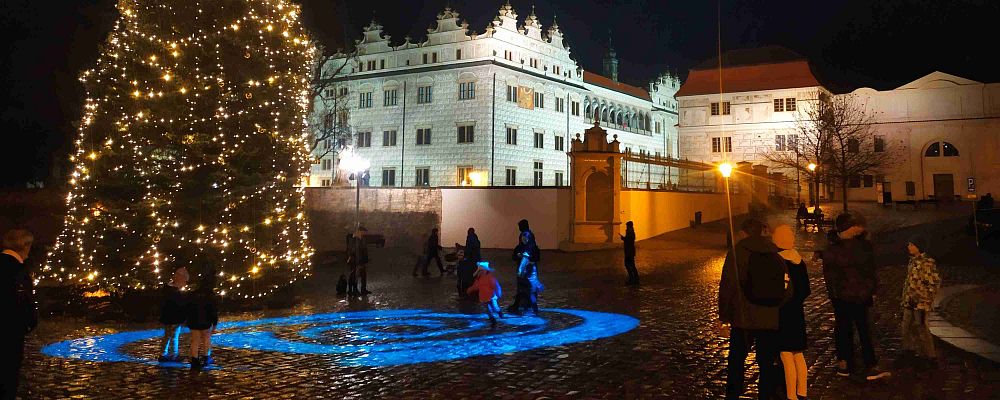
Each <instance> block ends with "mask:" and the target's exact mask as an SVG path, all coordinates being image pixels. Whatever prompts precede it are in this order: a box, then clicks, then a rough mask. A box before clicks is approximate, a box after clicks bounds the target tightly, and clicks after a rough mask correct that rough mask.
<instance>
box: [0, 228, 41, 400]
mask: <svg viewBox="0 0 1000 400" xmlns="http://www.w3.org/2000/svg"><path fill="white" fill-rule="evenodd" d="M34 240H35V239H34V236H33V235H32V234H31V232H28V231H27V230H24V229H12V230H10V231H8V232H7V233H6V234H5V235H4V236H3V248H4V250H3V253H2V254H0V276H2V277H3V300H2V301H3V303H2V307H3V308H2V309H3V310H4V325H5V326H4V334H3V354H2V355H0V359H3V360H4V363H5V365H7V367H5V368H4V369H3V370H4V372H3V381H2V382H0V398H2V399H4V400H7V399H11V400H12V399H14V397H15V396H16V395H17V385H18V381H19V380H20V375H21V364H22V363H23V362H24V337H25V336H27V335H28V334H29V333H31V332H32V331H34V330H35V327H37V326H38V310H37V308H36V306H35V295H34V292H35V287H34V282H33V281H32V279H31V274H29V273H28V269H27V267H26V266H25V265H24V260H25V259H27V258H28V254H29V253H31V244H32V242H34Z"/></svg>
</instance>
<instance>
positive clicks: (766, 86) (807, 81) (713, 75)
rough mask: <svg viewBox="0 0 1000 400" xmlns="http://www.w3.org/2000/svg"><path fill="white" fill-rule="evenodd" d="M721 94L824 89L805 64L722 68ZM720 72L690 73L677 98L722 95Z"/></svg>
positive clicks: (787, 62) (800, 62)
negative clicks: (803, 88)
mask: <svg viewBox="0 0 1000 400" xmlns="http://www.w3.org/2000/svg"><path fill="white" fill-rule="evenodd" d="M722 77H723V78H722V88H721V89H722V90H721V91H722V92H724V93H736V92H751V91H755V90H773V89H788V88H798V87H811V86H822V85H820V83H819V81H818V80H816V77H815V76H814V75H813V73H812V70H811V69H810V68H809V62H808V61H805V60H797V61H785V62H777V63H770V64H754V65H743V66H735V67H726V66H725V65H723V66H722ZM719 89H720V88H719V70H718V69H703V70H697V69H694V70H691V71H690V72H689V73H688V77H687V80H685V81H684V84H682V85H681V88H680V90H678V91H677V94H676V95H674V96H675V97H681V96H696V95H701V94H713V93H719V92H720V90H719Z"/></svg>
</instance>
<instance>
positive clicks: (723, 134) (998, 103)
mask: <svg viewBox="0 0 1000 400" xmlns="http://www.w3.org/2000/svg"><path fill="white" fill-rule="evenodd" d="M720 72H721V76H722V78H723V79H722V82H721V85H720V82H719V77H720ZM820 94H829V95H833V96H853V97H855V101H856V102H857V103H858V104H862V105H863V106H864V107H866V112H867V113H869V114H870V115H873V116H874V122H875V123H874V128H875V130H876V137H877V138H879V139H882V142H881V143H882V144H883V146H885V144H891V148H892V150H893V151H896V152H898V154H896V155H895V157H894V160H893V163H892V164H891V165H890V166H888V167H887V168H885V169H884V170H882V171H871V172H870V173H869V174H865V175H860V176H857V177H855V178H852V179H851V180H850V181H849V183H848V188H849V189H848V199H850V200H869V201H875V200H877V199H878V198H879V197H880V196H881V197H882V198H884V199H893V200H923V199H934V198H937V199H941V198H948V199H952V198H954V197H955V196H959V197H963V195H966V194H970V193H977V194H985V193H987V192H992V193H997V192H1000V177H997V174H996V173H995V172H996V171H998V170H1000V84H996V83H990V84H984V83H980V82H976V81H972V80H969V79H965V78H961V77H957V76H954V75H949V74H946V73H942V72H933V73H930V74H928V75H926V76H924V77H922V78H919V79H917V80H915V81H913V82H911V83H908V84H906V85H903V86H901V87H899V88H896V89H892V90H884V91H878V90H874V89H870V88H861V89H857V90H855V91H853V92H851V93H845V94H832V93H831V92H830V91H829V90H827V89H826V88H824V87H823V85H822V84H820V82H819V81H818V80H817V79H816V77H815V76H814V75H813V73H812V71H811V69H810V66H809V63H808V61H807V60H806V59H805V58H804V57H802V56H800V55H798V54H795V53H794V52H792V51H790V50H788V49H784V48H781V47H776V46H772V47H764V48H757V49H744V50H734V51H729V52H726V53H724V54H723V55H722V66H721V71H720V66H719V60H718V59H712V60H708V61H706V62H704V63H702V64H700V65H698V66H696V67H695V68H693V69H691V71H690V73H689V75H688V78H687V80H686V81H685V82H684V84H683V85H682V86H681V88H680V90H679V91H678V92H677V94H676V99H677V102H678V104H679V107H678V112H679V117H680V118H679V124H678V150H679V153H680V158H683V159H689V160H693V161H701V162H708V163H719V162H722V161H724V160H725V161H730V162H733V163H736V162H744V161H745V162H750V163H754V164H763V165H767V164H768V163H767V161H766V159H765V158H764V157H763V154H765V153H766V152H769V151H792V149H793V145H791V143H794V141H795V140H796V137H795V135H796V134H797V133H798V132H797V129H796V126H797V122H796V121H797V120H798V119H799V118H802V117H803V116H804V115H805V111H806V110H808V109H809V108H810V107H813V106H814V105H815V104H816V102H817V101H818V98H819V95H820ZM877 143H878V142H877ZM875 146H878V144H875ZM874 151H878V149H875V150H874ZM772 167H774V166H772ZM776 170H777V171H779V172H786V174H788V176H791V177H792V178H793V179H794V177H795V173H794V171H782V170H781V169H780V168H778V169H776ZM808 187H809V185H808V184H807V183H806V182H805V181H803V182H802V190H806V189H807V188H808ZM971 190H975V192H972V191H971ZM821 192H822V193H821V197H822V198H825V199H834V198H839V196H840V191H839V190H834V188H833V187H827V188H825V189H823V190H821Z"/></svg>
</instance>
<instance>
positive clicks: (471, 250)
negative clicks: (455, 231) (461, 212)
mask: <svg viewBox="0 0 1000 400" xmlns="http://www.w3.org/2000/svg"><path fill="white" fill-rule="evenodd" d="M464 258H465V260H466V261H470V262H472V263H473V264H475V263H478V262H480V261H482V259H483V255H482V249H481V244H480V243H479V236H478V235H476V230H475V229H473V228H469V231H468V234H467V235H466V236H465V253H464Z"/></svg>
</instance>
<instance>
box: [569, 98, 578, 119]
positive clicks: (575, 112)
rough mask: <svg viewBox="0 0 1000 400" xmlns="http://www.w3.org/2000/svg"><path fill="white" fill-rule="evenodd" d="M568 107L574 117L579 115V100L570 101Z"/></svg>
mask: <svg viewBox="0 0 1000 400" xmlns="http://www.w3.org/2000/svg"><path fill="white" fill-rule="evenodd" d="M569 108H570V111H571V112H572V113H573V116H574V117H579V116H580V102H579V101H572V102H570V104H569Z"/></svg>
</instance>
